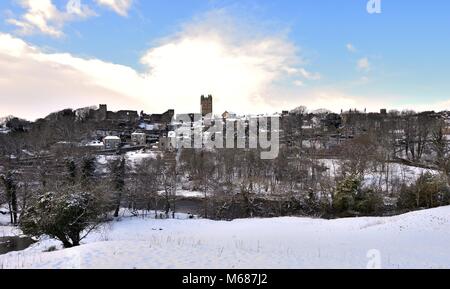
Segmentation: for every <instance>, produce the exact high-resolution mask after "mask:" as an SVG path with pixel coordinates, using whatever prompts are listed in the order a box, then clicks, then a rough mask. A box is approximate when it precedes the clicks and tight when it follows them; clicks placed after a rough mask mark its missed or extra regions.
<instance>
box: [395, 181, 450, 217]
mask: <svg viewBox="0 0 450 289" xmlns="http://www.w3.org/2000/svg"><path fill="white" fill-rule="evenodd" d="M448 204H450V189H449V187H448V184H447V182H446V181H445V179H444V178H442V177H441V176H439V175H432V174H431V173H425V174H422V175H421V176H420V177H419V178H418V179H417V181H416V182H415V183H414V184H412V185H410V186H403V187H402V189H401V190H400V196H399V199H398V202H397V207H398V209H400V210H404V209H406V210H411V209H419V208H435V207H439V206H445V205H448Z"/></svg>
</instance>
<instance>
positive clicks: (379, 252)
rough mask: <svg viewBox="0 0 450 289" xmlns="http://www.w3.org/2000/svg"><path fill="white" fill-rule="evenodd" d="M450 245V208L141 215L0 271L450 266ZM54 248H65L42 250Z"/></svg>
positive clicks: (2, 260)
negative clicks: (222, 217) (349, 215)
mask: <svg viewBox="0 0 450 289" xmlns="http://www.w3.org/2000/svg"><path fill="white" fill-rule="evenodd" d="M179 217H180V216H179ZM3 230H4V231H11V229H6V228H3ZM449 244H450V207H442V208H438V209H433V210H426V211H420V212H414V213H409V214H406V215H402V216H396V217H389V218H354V219H340V220H332V221H327V220H314V219H309V218H275V219H246V220H235V221H232V222H216V221H210V220H202V219H193V220H189V219H178V220H154V219H143V218H138V217H135V218H123V219H122V220H121V221H117V222H113V223H111V224H108V225H107V226H105V227H103V228H102V229H101V230H99V231H98V232H95V233H93V234H92V235H91V236H90V237H88V239H86V240H85V242H84V245H82V246H80V247H77V248H72V249H66V250H62V249H60V248H59V243H58V242H56V241H53V240H43V241H40V242H38V243H36V244H35V245H33V246H32V247H30V248H28V249H27V250H25V251H22V252H13V253H10V254H8V255H3V256H0V268H199V269H202V268H247V269H253V268H262V269H265V268H367V266H368V264H370V266H375V267H381V268H450V247H449ZM54 245H57V246H58V249H59V250H58V251H55V252H49V253H44V252H43V251H45V250H47V249H48V248H49V247H51V246H54Z"/></svg>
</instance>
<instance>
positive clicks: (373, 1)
mask: <svg viewBox="0 0 450 289" xmlns="http://www.w3.org/2000/svg"><path fill="white" fill-rule="evenodd" d="M367 13H369V14H380V13H381V0H369V2H367Z"/></svg>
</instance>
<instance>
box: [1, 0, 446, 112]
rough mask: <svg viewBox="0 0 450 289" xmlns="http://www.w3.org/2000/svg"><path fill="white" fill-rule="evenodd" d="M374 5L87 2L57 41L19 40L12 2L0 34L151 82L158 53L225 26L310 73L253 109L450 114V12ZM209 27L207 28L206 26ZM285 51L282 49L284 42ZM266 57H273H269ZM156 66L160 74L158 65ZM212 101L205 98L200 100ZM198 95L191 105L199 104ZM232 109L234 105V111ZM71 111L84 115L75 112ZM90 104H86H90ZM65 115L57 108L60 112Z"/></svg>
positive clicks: (360, 1)
mask: <svg viewBox="0 0 450 289" xmlns="http://www.w3.org/2000/svg"><path fill="white" fill-rule="evenodd" d="M39 1H40V0H39ZM47 1H50V0H47ZM111 1H113V0H111ZM22 2H23V1H22ZM67 2H68V0H53V1H52V4H53V5H54V6H55V7H56V8H57V9H58V10H59V11H64V10H65V9H66V5H67ZM100 2H101V1H100ZM367 2H368V0H345V1H336V0H317V1H312V0H292V1H291V0H279V1H266V0H239V1H233V0H215V1H214V0H211V1H208V0H171V1H163V0H148V1H147V0H134V1H131V3H130V4H131V5H130V6H129V7H127V8H128V9H126V15H124V14H120V13H117V11H114V10H113V9H111V7H109V6H108V5H100V4H99V3H98V2H97V1H95V0H85V1H81V4H82V5H85V6H86V7H87V8H88V9H89V11H91V12H92V15H90V16H88V17H79V18H76V17H74V19H70V20H63V21H60V22H57V24H56V26H58V27H57V28H58V29H59V30H61V35H59V36H57V37H55V36H54V35H49V34H46V33H42V31H39V29H36V30H33V31H26V32H24V31H20V30H19V29H18V26H17V25H14V24H12V23H11V21H9V20H10V19H15V20H19V21H22V20H23V15H24V14H25V13H26V12H27V7H26V6H24V5H21V3H20V0H19V1H17V0H5V1H1V3H0V11H1V13H2V14H3V17H2V19H4V20H3V21H1V22H0V33H4V34H8V35H10V36H11V37H13V38H14V39H16V40H17V39H20V40H21V41H24V42H25V43H26V44H27V45H29V46H33V47H37V48H38V49H39V50H40V51H42V52H43V53H48V54H53V53H69V54H70V55H71V56H72V57H75V58H81V59H91V60H92V59H98V60H102V61H104V62H107V63H114V64H119V65H121V66H124V67H129V68H131V69H133V70H134V71H136V73H139V74H140V73H143V74H146V73H147V74H148V73H151V72H150V71H151V69H152V68H153V67H151V65H148V64H143V63H142V59H143V56H145V55H146V53H149V51H150V50H151V49H154V48H157V47H159V46H161V45H163V44H167V43H170V40H167V39H174V38H177V37H179V35H180V34H183V33H184V32H186V26H189V25H194V26H202V27H203V28H204V29H206V28H208V25H211V26H214V25H216V26H219V27H216V28H217V31H221V29H225V30H226V27H220V26H221V25H222V26H226V25H228V24H229V23H230V22H231V23H232V25H234V26H235V28H234V30H232V31H233V32H231V33H235V32H236V31H237V32H239V33H240V32H241V31H240V28H241V27H242V29H243V30H245V31H246V32H245V33H246V34H244V35H245V36H244V37H247V38H248V41H250V42H251V41H253V40H254V41H257V40H258V39H259V40H261V41H262V39H264V38H265V37H272V38H273V39H277V40H280V41H283V43H284V44H288V45H289V46H292V47H293V49H294V50H295V51H294V52H292V51H291V49H289V53H292V54H293V55H292V56H293V58H295V60H293V58H292V57H289V59H286V60H285V61H286V62H289V61H293V62H295V64H293V67H294V68H295V69H302V70H304V71H305V72H307V73H306V74H305V73H303V74H302V75H303V76H304V78H302V79H300V78H299V77H298V75H294V76H293V75H277V76H273V75H271V76H270V77H263V78H264V79H265V80H264V81H268V82H270V83H266V82H263V80H261V81H262V84H261V85H262V86H264V87H266V88H267V90H265V91H264V92H261V90H260V89H258V97H255V98H253V95H250V96H248V97H249V99H251V101H253V102H254V101H257V99H259V100H261V99H266V98H269V96H266V94H267V95H269V94H270V101H267V103H268V105H269V107H273V108H274V109H276V110H281V109H289V108H292V107H285V106H294V107H295V106H297V105H302V104H304V103H306V104H307V105H308V106H311V107H312V108H313V107H314V106H315V102H314V97H315V96H317V95H322V96H323V95H327V96H323V99H321V100H320V101H318V102H317V105H318V106H319V105H322V106H323V105H325V104H326V103H327V100H328V98H334V101H335V102H336V103H335V104H333V105H332V106H333V107H331V108H332V109H334V110H337V109H338V106H339V102H340V99H342V106H343V107H342V108H344V109H347V108H348V107H345V105H347V104H348V105H352V104H354V105H355V106H356V105H358V108H362V106H364V107H369V108H370V109H373V110H376V109H377V108H378V107H379V108H382V107H388V108H390V107H392V108H394V107H395V108H399V109H400V108H409V107H411V108H417V109H422V108H423V109H426V108H428V106H427V105H434V106H430V108H433V109H436V106H441V105H445V104H447V102H448V101H449V97H450V94H449V91H450V82H449V81H448V76H449V75H450V71H449V67H450V57H449V56H448V53H449V52H448V51H450V2H449V1H446V0H430V1H418V0H410V1H407V0H381V5H382V13H381V14H369V13H368V12H367V10H366V4H367ZM22 4H23V3H22ZM217 11H219V12H220V13H218V15H220V17H222V16H223V15H225V18H226V19H227V20H226V21H215V19H212V20H211V18H214V17H215V16H214V15H216V14H214V13H217ZM211 13H212V15H213V16H211ZM94 14H95V15H94ZM203 19H208V20H205V21H204V22H202V21H203ZM205 27H206V28H205ZM219 34H220V33H219ZM255 35H257V36H255ZM180 37H181V36H180ZM232 37H233V36H230V37H228V38H232ZM253 37H255V39H253ZM228 38H227V41H228V42H227V43H232V44H230V45H234V43H235V42H236V41H234V40H232V39H231V40H230V39H228ZM177 39H178V40H180V39H179V38H177ZM178 40H177V41H178ZM208 41H209V40H208ZM211 41H213V40H211ZM237 42H239V43H238V44H236V45H237V46H236V47H237V48H239V47H241V48H242V47H247V46H248V45H247V44H248V43H245V42H244V41H243V40H241V39H239V40H237ZM277 43H278V42H277ZM279 45H281V46H282V45H283V44H281V42H280V44H279ZM226 47H235V46H226ZM236 47H235V48H236ZM274 49H275V50H276V47H275V48H274ZM241 50H242V49H237V50H236V51H241ZM270 53H272V52H270ZM281 53H284V52H281ZM263 54H264V55H265V56H266V55H268V54H269V52H267V51H265V52H264V53H263ZM270 55H272V54H270ZM152 59H153V58H152ZM268 59H271V58H270V57H269V58H268ZM269 61H270V60H269ZM152 63H153V65H154V61H152ZM158 65H164V64H158ZM283 65H285V62H283ZM283 65H282V66H280V67H284V66H283ZM288 65H290V64H288ZM149 66H150V67H149ZM278 68H279V67H278ZM271 69H273V68H271ZM2 73H7V71H5V72H3V71H2ZM221 73H222V72H221ZM224 73H225V72H224ZM227 73H228V71H227ZM174 82H177V79H174ZM258 83H259V82H258ZM0 85H1V82H0ZM108 89H110V88H109V87H108ZM208 89H209V90H212V91H208V92H210V93H212V94H214V93H215V91H214V87H213V86H212V87H208ZM9 90H11V89H9ZM9 90H8V91H9ZM249 91H252V92H250V93H253V92H254V90H249ZM331 91H333V92H336V93H337V94H333V93H331ZM208 92H204V91H199V92H198V95H200V94H202V93H208ZM219 93H220V90H219ZM247 93H249V92H248V91H247ZM119 94H120V93H119ZM259 94H264V95H265V96H261V95H259ZM198 95H195V96H192V97H194V98H195V99H196V98H197V97H198ZM287 95H288V96H287ZM0 97H2V98H4V97H6V96H3V95H0ZM139 97H143V96H139ZM186 97H187V96H186ZM220 97H221V98H222V102H221V107H220V108H226V107H227V106H229V107H232V108H231V109H234V110H239V108H238V106H236V105H235V104H234V103H231V102H232V100H233V99H232V98H231V97H229V96H227V95H220V96H219V98H220ZM150 98H151V99H152V101H151V102H145V103H146V104H145V105H146V108H148V109H163V107H162V106H161V107H160V106H152V105H150V104H149V103H153V104H154V103H155V102H156V101H158V97H157V96H155V95H153V96H151V97H150ZM224 99H230V100H229V102H227V101H224ZM355 99H356V100H355ZM277 100H279V101H278V102H277ZM233 101H234V100H233ZM251 101H249V103H251ZM378 103H379V104H378ZM70 104H71V105H72V106H76V105H77V103H75V102H73V103H70ZM81 104H83V105H84V104H85V103H84V102H83V101H82V102H80V105H81ZM93 104H96V103H93ZM165 104H166V103H165ZM169 104H170V102H169ZM377 104H378V105H377ZM449 104H450V102H449ZM64 105H66V103H64ZM67 105H69V104H67ZM136 105H138V104H137V103H136ZM10 107H11V108H14V107H16V106H14V105H11V106H10ZM57 107H59V106H58V105H57V104H55V105H54V106H52V109H53V108H54V109H56V108H57ZM448 108H449V107H442V109H448ZM186 109H190V107H189V108H186ZM13 112H14V111H13ZM0 113H5V112H0ZM19 113H20V112H19ZM217 113H219V112H217Z"/></svg>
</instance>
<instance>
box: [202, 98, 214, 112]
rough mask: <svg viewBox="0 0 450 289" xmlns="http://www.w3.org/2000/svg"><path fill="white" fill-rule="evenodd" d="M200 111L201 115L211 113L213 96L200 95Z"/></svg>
mask: <svg viewBox="0 0 450 289" xmlns="http://www.w3.org/2000/svg"><path fill="white" fill-rule="evenodd" d="M201 112H202V116H206V115H208V114H212V113H213V97H212V95H208V97H205V96H204V95H202V97H201Z"/></svg>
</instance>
